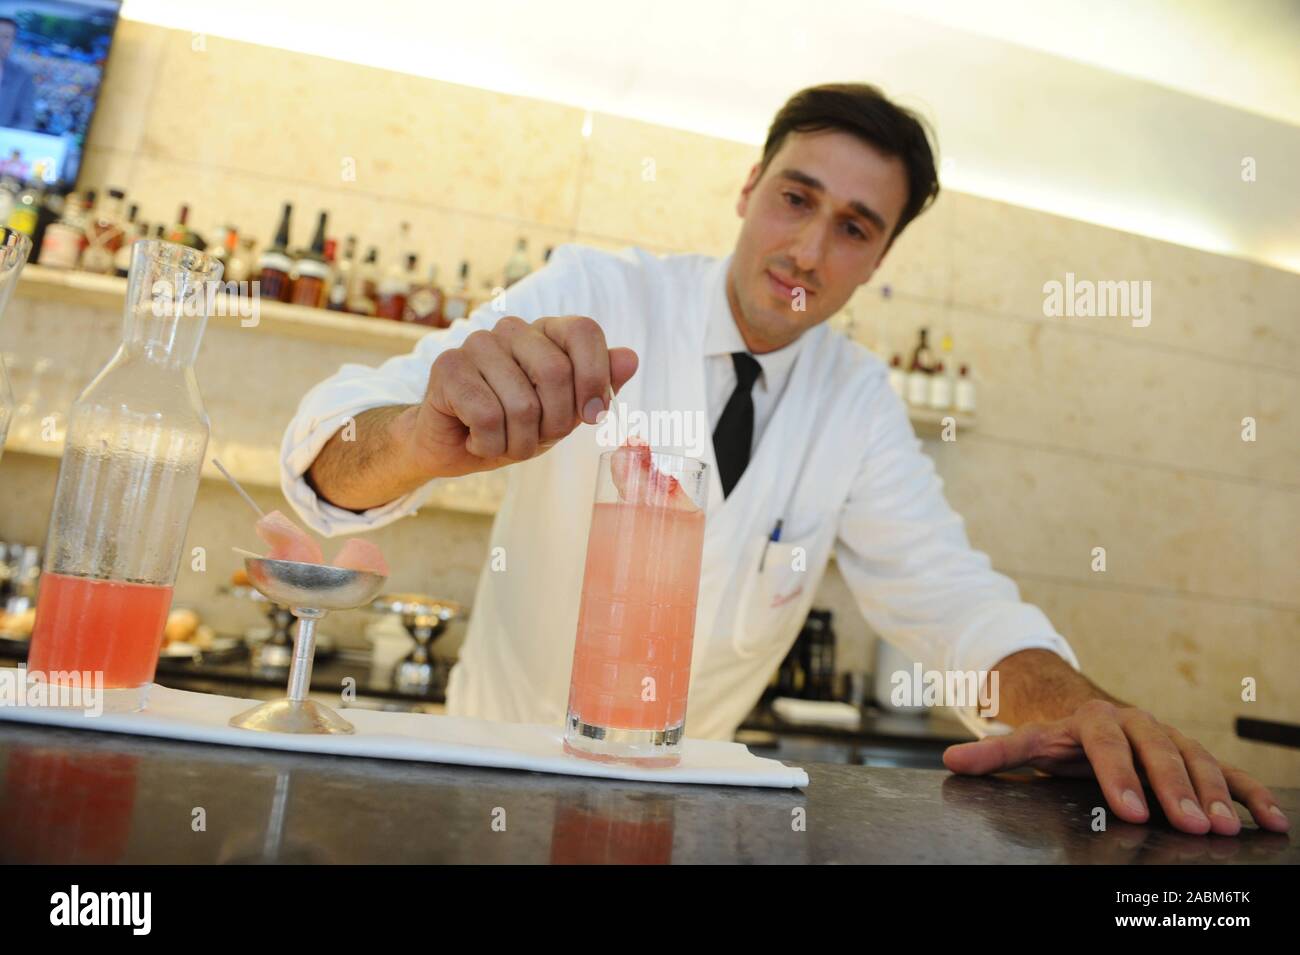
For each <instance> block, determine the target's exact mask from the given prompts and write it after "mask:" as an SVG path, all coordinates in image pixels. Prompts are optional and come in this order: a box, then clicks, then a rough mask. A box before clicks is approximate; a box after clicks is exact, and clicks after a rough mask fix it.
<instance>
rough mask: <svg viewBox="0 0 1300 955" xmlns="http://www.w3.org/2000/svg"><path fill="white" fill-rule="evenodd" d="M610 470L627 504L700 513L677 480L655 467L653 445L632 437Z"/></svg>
mask: <svg viewBox="0 0 1300 955" xmlns="http://www.w3.org/2000/svg"><path fill="white" fill-rule="evenodd" d="M609 470H610V476H611V477H612V478H613V479H614V486H615V487H616V488H617V489H618V496H619V498H620V500H622V501H623V502H624V503H627V504H651V505H654V506H656V507H670V508H674V509H676V510H680V511H698V510H699V507H698V506H697V505H696V503H695V502H694V501H693V500H691V496H690V495H689V494H687V493H686V489H685V488H684V487H682V485H681V482H680V481H678V480H677V478H675V477H673V476H672V475H670V474H664V473H663V472H662V471H660V470H659V469H658V468H656V467H655V466H654V461H653V459H652V458H651V452H650V445H649V444H648V443H647V442H646V441H645V439H644V438H641V437H639V436H637V435H629V436H628V439H627V442H626V443H625V444H624V445H623V446H622V447H621V448H619V449H618V450H617V451H615V452H614V454H613V456H612V459H611V460H610V466H609Z"/></svg>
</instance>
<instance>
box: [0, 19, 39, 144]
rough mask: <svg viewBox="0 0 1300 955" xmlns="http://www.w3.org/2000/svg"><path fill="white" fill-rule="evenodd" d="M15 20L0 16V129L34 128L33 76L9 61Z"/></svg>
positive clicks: (16, 24)
mask: <svg viewBox="0 0 1300 955" xmlns="http://www.w3.org/2000/svg"><path fill="white" fill-rule="evenodd" d="M17 36H18V21H17V20H13V19H10V18H9V17H0V126H8V127H9V128H10V129H35V128H36V85H35V84H34V83H33V82H32V75H31V74H30V73H28V72H27V70H26V69H24V68H23V67H22V66H20V65H19V64H17V63H14V62H12V61H10V59H9V52H10V51H11V50H12V49H13V46H14V38H15V37H17Z"/></svg>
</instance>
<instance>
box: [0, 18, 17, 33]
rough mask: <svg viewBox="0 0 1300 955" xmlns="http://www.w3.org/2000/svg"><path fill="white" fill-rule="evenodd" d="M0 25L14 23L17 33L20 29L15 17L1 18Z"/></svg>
mask: <svg viewBox="0 0 1300 955" xmlns="http://www.w3.org/2000/svg"><path fill="white" fill-rule="evenodd" d="M0 23H12V24H13V25H14V30H15V31H16V30H17V29H18V21H17V20H15V19H14V18H13V17H0Z"/></svg>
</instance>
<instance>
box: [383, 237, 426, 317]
mask: <svg viewBox="0 0 1300 955" xmlns="http://www.w3.org/2000/svg"><path fill="white" fill-rule="evenodd" d="M416 261H417V259H416V256H415V254H414V253H411V254H409V255H407V257H406V269H405V270H403V269H402V267H401V266H400V265H398V263H397V262H394V263H393V264H392V265H391V266H389V268H388V269H387V270H386V271H385V272H384V277H383V278H382V279H380V280H379V287H378V294H377V295H376V296H375V317H376V318H391V319H393V320H394V321H398V322H400V321H401V320H402V316H403V315H404V314H405V313H406V299H407V297H408V296H409V295H410V292H411V283H410V273H412V272H414V271H415V263H416Z"/></svg>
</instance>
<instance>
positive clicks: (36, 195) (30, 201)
mask: <svg viewBox="0 0 1300 955" xmlns="http://www.w3.org/2000/svg"><path fill="white" fill-rule="evenodd" d="M43 194H44V190H43V189H42V188H41V186H40V184H39V183H38V182H37V181H36V180H35V179H33V180H31V181H29V182H28V183H27V184H26V185H24V186H23V187H22V188H21V189H19V190H18V194H17V195H16V196H14V204H13V208H12V209H11V210H10V212H9V219H8V221H7V222H6V225H8V227H9V228H11V229H13V230H14V231H15V232H21V233H22V234H23V235H25V236H27V237H28V238H29V239H30V238H33V237H34V236H35V235H36V220H37V217H38V216H39V215H40V208H41V201H42V198H43ZM33 251H34V252H37V253H39V251H40V246H37V245H35V244H34V243H33ZM37 258H38V256H37V255H33V256H32V261H33V262H35V261H37Z"/></svg>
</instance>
